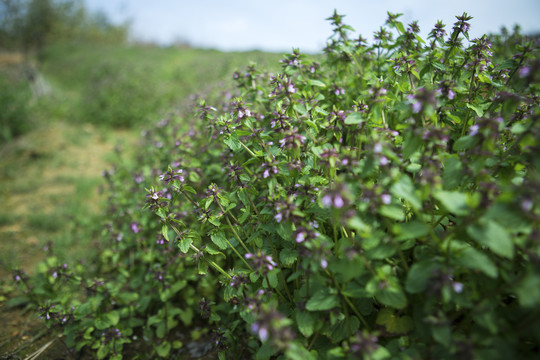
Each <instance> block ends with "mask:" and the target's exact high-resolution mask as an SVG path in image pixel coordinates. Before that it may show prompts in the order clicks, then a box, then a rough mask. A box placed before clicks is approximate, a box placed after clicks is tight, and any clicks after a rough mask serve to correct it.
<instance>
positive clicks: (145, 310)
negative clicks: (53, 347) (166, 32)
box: [17, 13, 540, 359]
mask: <svg viewBox="0 0 540 360" xmlns="http://www.w3.org/2000/svg"><path fill="white" fill-rule="evenodd" d="M388 15H389V18H388V20H387V23H386V24H387V26H386V27H383V28H381V30H380V31H379V32H377V33H376V36H375V42H374V44H373V45H371V46H367V45H366V44H365V42H364V41H362V39H361V38H360V39H359V40H354V41H353V40H351V32H352V29H351V28H350V27H349V26H347V25H345V24H344V23H343V21H342V20H343V16H342V15H338V14H337V13H334V15H333V16H332V17H331V18H330V20H331V22H332V24H333V25H334V27H335V31H334V36H333V37H332V38H331V40H330V42H329V44H328V46H327V48H326V49H325V56H324V58H322V59H320V60H321V62H320V63H319V62H317V61H314V59H310V58H308V57H306V56H304V55H302V54H300V53H299V52H298V51H294V52H293V53H292V54H289V55H286V56H285V58H284V59H283V60H282V62H281V64H282V69H281V72H280V73H278V74H274V75H272V76H269V74H267V73H263V72H261V71H259V70H258V68H257V67H256V66H254V65H253V66H250V67H248V68H247V69H246V71H244V72H242V73H240V72H237V73H235V74H234V77H235V79H236V81H237V93H236V94H232V95H233V96H232V97H227V96H223V95H221V94H218V96H217V97H215V98H210V99H207V101H206V102H205V101H202V102H201V103H200V104H199V106H198V107H196V108H195V110H196V114H187V115H186V114H184V115H183V116H175V115H171V116H170V117H168V118H166V119H164V120H162V121H160V122H159V123H158V124H157V125H156V126H155V127H154V128H152V129H149V130H148V131H147V132H145V136H144V138H145V145H144V146H143V149H142V150H141V152H140V154H139V157H138V161H137V164H136V166H134V167H130V166H128V165H124V164H123V163H122V162H119V163H118V164H117V167H116V168H115V170H114V171H113V172H110V173H108V174H107V179H108V181H109V194H110V201H109V205H110V207H109V209H108V215H107V217H106V219H107V224H106V226H105V227H104V230H103V233H102V238H101V241H100V243H99V245H98V246H99V247H100V251H99V255H98V256H97V257H96V258H93V259H92V261H89V262H88V264H91V265H90V266H88V265H86V266H82V265H80V264H74V265H70V266H68V265H63V264H62V263H61V261H59V259H58V258H57V257H55V256H54V255H51V256H50V257H49V258H48V259H47V261H46V262H45V263H43V264H41V265H40V267H39V268H38V273H37V275H36V276H35V277H33V278H31V279H26V278H24V277H22V275H21V274H17V276H19V279H18V280H19V282H20V283H21V284H22V285H21V286H22V287H23V288H25V289H26V290H27V296H29V297H31V299H32V300H33V301H35V302H39V301H41V302H42V304H43V305H42V308H41V313H42V316H43V317H44V318H45V319H46V320H47V324H48V325H49V326H51V327H56V328H58V329H59V331H63V332H64V334H65V335H66V337H67V340H68V341H67V343H68V346H73V347H76V349H78V350H85V349H86V350H88V351H90V349H91V351H93V352H95V353H96V356H97V357H98V358H105V357H107V356H110V357H113V358H120V357H122V356H123V355H126V354H128V350H127V349H128V346H124V345H125V344H130V343H132V342H134V341H137V342H140V343H141V345H140V346H147V347H148V349H149V351H148V352H146V354H147V357H148V358H155V357H164V358H174V357H175V356H177V354H178V353H175V351H177V349H181V347H182V344H177V346H176V347H175V346H174V340H176V338H175V330H176V329H181V328H183V327H184V326H186V327H190V326H192V325H194V324H196V323H200V324H204V326H205V327H206V328H207V329H210V330H211V331H212V333H213V336H212V344H213V346H214V350H215V351H217V352H218V353H219V355H218V356H219V357H220V358H228V357H231V358H258V359H270V358H272V357H275V356H278V357H280V356H281V357H283V358H288V359H338V358H348V359H357V358H366V359H390V358H439V359H453V358H467V359H470V358H495V359H496V358H501V359H502V358H505V359H506V358H532V357H534V354H535V353H537V352H538V343H539V342H540V325H539V324H540V323H539V322H538V321H535V320H536V319H538V317H539V316H540V306H539V305H540V293H539V292H538V291H535V290H531V289H536V288H538V283H539V280H538V279H540V266H539V261H538V260H539V259H540V247H539V243H540V239H539V235H540V207H539V204H540V201H539V195H538V194H539V193H540V191H539V190H540V176H539V174H538V168H539V166H540V163H539V160H538V159H539V157H538V154H539V147H540V142H539V140H538V139H540V123H539V121H538V120H539V118H540V111H539V107H538V99H539V98H538V95H539V90H540V89H539V88H538V82H537V80H538V59H537V54H536V52H535V51H533V48H532V47H531V46H530V44H529V45H528V44H527V43H526V39H523V38H521V37H519V38H514V40H515V41H520V42H522V44H521V45H519V44H518V45H516V44H512V46H515V48H516V49H517V50H518V53H517V54H515V56H513V57H512V58H510V59H508V58H504V59H503V60H502V61H503V62H504V64H506V65H504V66H501V63H497V62H493V61H492V60H493V59H494V58H493V54H492V52H494V53H495V54H498V51H499V49H498V48H494V47H492V45H491V44H490V43H489V42H488V40H487V38H486V37H482V38H480V39H471V43H470V46H468V47H464V46H463V45H462V39H463V38H467V39H468V28H469V24H468V23H467V21H469V20H470V17H468V16H467V15H466V14H464V15H463V16H460V17H458V21H457V22H456V24H455V25H454V27H453V31H452V33H450V34H449V35H448V36H445V35H444V32H443V30H444V28H443V26H442V24H440V23H439V24H437V25H436V28H435V29H434V30H433V31H432V32H431V33H430V38H429V40H428V42H426V41H424V40H423V39H421V38H420V37H419V36H418V35H417V33H418V29H417V25H416V24H415V23H412V24H410V25H408V26H407V27H405V25H404V24H402V23H401V22H399V21H398V20H397V19H398V17H399V15H394V14H390V13H389V14H388ZM392 31H393V32H392ZM393 35H395V36H396V39H395V40H393V38H392V36H393ZM501 46H506V44H503V45H501ZM509 46H510V45H509ZM495 58H496V57H495ZM209 104H212V106H210V105H209ZM143 189H144V190H143ZM143 207H144V209H143ZM45 299H46V302H44V300H45ZM195 335H196V334H195V333H193V334H192V337H193V339H195V338H196V336H195ZM141 339H142V340H141ZM130 346H132V344H130ZM178 351H179V350H178Z"/></svg>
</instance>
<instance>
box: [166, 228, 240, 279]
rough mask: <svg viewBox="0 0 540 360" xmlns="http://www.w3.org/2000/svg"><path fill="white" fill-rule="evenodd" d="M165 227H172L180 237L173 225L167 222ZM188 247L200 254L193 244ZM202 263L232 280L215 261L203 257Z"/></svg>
mask: <svg viewBox="0 0 540 360" xmlns="http://www.w3.org/2000/svg"><path fill="white" fill-rule="evenodd" d="M167 225H169V226H170V227H172V229H173V230H174V232H175V233H176V235H178V236H182V235H181V233H180V231H179V230H178V229H177V228H176V226H174V225H173V224H171V223H170V222H167ZM189 247H190V249H191V250H193V251H195V253H196V254H198V253H200V252H201V251H200V250H199V249H197V247H196V246H195V245H193V244H189ZM203 259H204V261H206V262H207V263H208V264H209V265H211V266H212V267H213V268H214V269H216V270H217V271H219V272H220V273H222V274H223V275H225V276H226V277H228V278H229V279H230V280H231V279H232V276H231V275H229V274H227V272H226V271H225V270H223V269H222V268H221V266H219V265H218V264H216V262H215V261H213V260H210V259H207V258H205V257H203Z"/></svg>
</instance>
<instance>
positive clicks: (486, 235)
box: [467, 219, 514, 259]
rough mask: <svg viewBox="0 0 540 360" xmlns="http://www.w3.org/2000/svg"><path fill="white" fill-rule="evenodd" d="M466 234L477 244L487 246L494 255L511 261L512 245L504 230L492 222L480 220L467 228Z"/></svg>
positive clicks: (512, 255)
mask: <svg viewBox="0 0 540 360" xmlns="http://www.w3.org/2000/svg"><path fill="white" fill-rule="evenodd" d="M467 234H469V236H470V237H471V238H473V239H474V240H476V241H477V242H478V243H479V244H481V245H484V246H487V247H488V248H489V249H490V250H491V251H493V252H494V253H495V254H497V255H499V256H502V257H506V258H509V259H512V258H513V257H514V243H513V242H512V238H511V237H510V236H509V235H508V233H507V232H506V229H505V228H504V227H502V226H500V225H499V224H497V223H496V222H495V221H493V220H487V219H480V221H479V222H478V224H472V225H469V226H468V227H467Z"/></svg>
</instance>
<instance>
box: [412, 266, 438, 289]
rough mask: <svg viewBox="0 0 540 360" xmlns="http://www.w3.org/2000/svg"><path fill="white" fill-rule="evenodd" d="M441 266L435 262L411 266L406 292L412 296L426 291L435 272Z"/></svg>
mask: <svg viewBox="0 0 540 360" xmlns="http://www.w3.org/2000/svg"><path fill="white" fill-rule="evenodd" d="M439 266H440V265H439V264H438V263H436V262H435V261H433V260H424V261H419V262H416V263H414V264H413V266H411V269H410V270H409V272H408V273H407V280H406V281H405V290H407V292H408V293H411V294H417V293H421V292H423V291H424V290H425V289H426V286H427V284H428V282H429V279H430V277H431V276H432V274H433V271H434V270H435V269H437V268H439Z"/></svg>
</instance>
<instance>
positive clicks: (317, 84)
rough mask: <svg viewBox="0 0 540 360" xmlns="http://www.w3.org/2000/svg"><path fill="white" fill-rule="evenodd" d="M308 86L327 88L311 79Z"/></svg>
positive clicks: (320, 82) (318, 81)
mask: <svg viewBox="0 0 540 360" xmlns="http://www.w3.org/2000/svg"><path fill="white" fill-rule="evenodd" d="M308 84H309V85H311V86H318V87H326V84H325V83H323V82H322V81H320V80H315V79H311V80H308Z"/></svg>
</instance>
